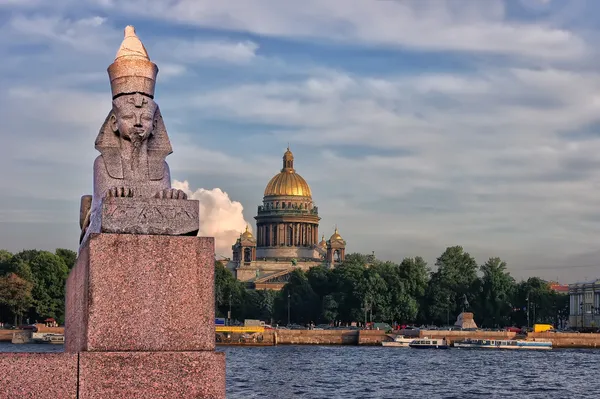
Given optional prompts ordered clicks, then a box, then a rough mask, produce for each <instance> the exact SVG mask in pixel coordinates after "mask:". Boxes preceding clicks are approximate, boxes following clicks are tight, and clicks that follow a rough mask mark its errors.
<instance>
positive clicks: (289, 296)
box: [288, 292, 292, 326]
mask: <svg viewBox="0 0 600 399" xmlns="http://www.w3.org/2000/svg"><path fill="white" fill-rule="evenodd" d="M291 297H292V296H291V295H290V293H289V292H288V326H289V325H290V298H291Z"/></svg>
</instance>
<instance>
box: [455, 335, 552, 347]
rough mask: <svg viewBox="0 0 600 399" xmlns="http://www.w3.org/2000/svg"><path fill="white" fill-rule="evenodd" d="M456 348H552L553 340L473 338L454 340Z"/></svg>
mask: <svg viewBox="0 0 600 399" xmlns="http://www.w3.org/2000/svg"><path fill="white" fill-rule="evenodd" d="M454 347H455V348H467V349H479V348H486V349H538V350H539V349H552V341H546V340H536V341H525V340H500V339H471V338H467V339H465V340H462V341H456V342H454Z"/></svg>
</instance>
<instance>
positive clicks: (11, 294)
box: [0, 273, 33, 325]
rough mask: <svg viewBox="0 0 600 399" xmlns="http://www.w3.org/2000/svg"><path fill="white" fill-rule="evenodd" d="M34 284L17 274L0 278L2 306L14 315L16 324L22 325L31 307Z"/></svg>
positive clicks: (0, 300)
mask: <svg viewBox="0 0 600 399" xmlns="http://www.w3.org/2000/svg"><path fill="white" fill-rule="evenodd" d="M32 288H33V284H32V283H31V282H29V281H27V280H24V279H22V278H21V277H19V276H17V275H16V274H15V273H10V274H8V275H6V276H5V277H0V304H2V305H5V306H6V307H7V308H8V310H9V311H10V312H11V313H12V314H13V315H14V324H15V325H17V324H21V323H22V318H23V314H24V313H25V312H26V311H27V310H28V309H29V307H30V306H31V301H32V297H31V290H32Z"/></svg>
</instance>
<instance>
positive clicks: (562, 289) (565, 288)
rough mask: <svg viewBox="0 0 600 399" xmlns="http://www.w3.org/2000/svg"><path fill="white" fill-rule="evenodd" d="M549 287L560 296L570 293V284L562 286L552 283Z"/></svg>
mask: <svg viewBox="0 0 600 399" xmlns="http://www.w3.org/2000/svg"><path fill="white" fill-rule="evenodd" d="M548 284H549V287H550V289H551V290H552V291H554V292H556V293H558V294H568V293H569V284H560V283H558V282H556V281H550V283H548Z"/></svg>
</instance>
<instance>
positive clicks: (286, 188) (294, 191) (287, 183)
mask: <svg viewBox="0 0 600 399" xmlns="http://www.w3.org/2000/svg"><path fill="white" fill-rule="evenodd" d="M264 196H265V197H274V196H294V197H312V193H311V191H310V187H309V185H308V183H307V182H306V180H304V178H303V177H302V176H300V175H299V174H298V173H296V170H295V169H294V154H292V152H291V151H290V147H289V146H288V148H287V151H286V152H285V153H284V154H283V168H282V169H281V172H279V173H278V174H276V175H275V176H273V178H272V179H271V180H270V181H269V183H268V184H267V187H266V188H265V194H264Z"/></svg>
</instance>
